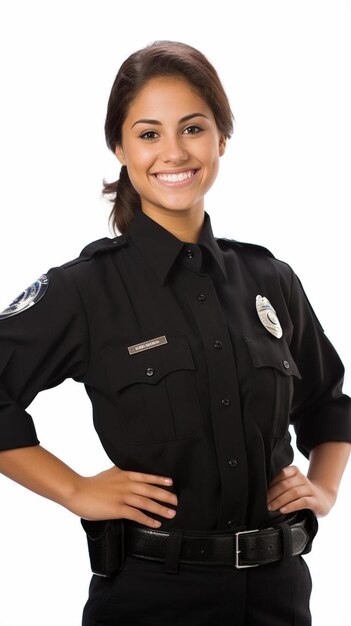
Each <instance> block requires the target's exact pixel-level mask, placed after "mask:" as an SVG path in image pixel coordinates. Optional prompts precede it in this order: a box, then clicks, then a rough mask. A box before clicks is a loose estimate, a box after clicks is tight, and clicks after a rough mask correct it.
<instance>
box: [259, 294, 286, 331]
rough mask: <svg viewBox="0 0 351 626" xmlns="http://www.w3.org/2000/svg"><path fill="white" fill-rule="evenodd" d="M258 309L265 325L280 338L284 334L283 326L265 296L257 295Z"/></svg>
mask: <svg viewBox="0 0 351 626" xmlns="http://www.w3.org/2000/svg"><path fill="white" fill-rule="evenodd" d="M256 310H257V313H258V317H259V318H260V320H261V322H262V324H263V326H264V327H265V328H266V329H267V330H268V332H270V333H271V334H272V335H274V337H277V339H280V338H281V337H282V336H283V331H282V327H281V325H280V323H279V320H278V317H277V314H276V312H275V310H274V309H273V307H272V305H271V303H270V301H269V300H268V299H267V298H265V297H264V296H256Z"/></svg>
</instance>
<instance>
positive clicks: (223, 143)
mask: <svg viewBox="0 0 351 626" xmlns="http://www.w3.org/2000/svg"><path fill="white" fill-rule="evenodd" d="M226 145H227V138H226V136H225V135H220V136H219V156H220V157H221V156H223V154H224V153H225V149H226Z"/></svg>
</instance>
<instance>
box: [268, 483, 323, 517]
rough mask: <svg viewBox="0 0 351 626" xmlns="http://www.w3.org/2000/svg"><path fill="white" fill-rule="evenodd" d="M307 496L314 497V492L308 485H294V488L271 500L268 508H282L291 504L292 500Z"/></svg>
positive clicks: (273, 509) (274, 509)
mask: <svg viewBox="0 0 351 626" xmlns="http://www.w3.org/2000/svg"><path fill="white" fill-rule="evenodd" d="M305 497H313V493H312V491H311V489H310V488H309V486H308V485H301V486H298V487H293V488H292V489H289V490H288V491H285V492H284V493H282V494H281V495H280V496H279V497H278V498H275V499H274V500H272V501H271V502H269V504H268V510H272V511H276V510H277V509H279V510H280V509H281V508H282V507H283V506H286V505H288V504H290V502H294V501H295V500H299V499H300V498H305Z"/></svg>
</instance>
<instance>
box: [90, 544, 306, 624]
mask: <svg viewBox="0 0 351 626" xmlns="http://www.w3.org/2000/svg"><path fill="white" fill-rule="evenodd" d="M310 594H311V577H310V574H309V570H308V567H307V565H306V563H305V561H304V560H303V557H301V556H298V557H294V558H293V559H292V561H291V562H290V563H288V564H286V563H284V564H283V563H280V562H278V563H272V564H271V565H265V566H264V567H255V568H252V569H245V570H237V569H235V568H234V567H220V566H219V567H212V568H208V567H207V568H206V567H201V566H191V565H180V567H179V574H178V575H177V576H172V575H169V574H167V573H166V572H165V571H164V564H163V563H157V562H152V561H145V560H141V559H135V558H133V557H131V556H127V558H126V562H125V566H124V568H123V570H122V572H121V573H120V574H119V575H118V576H115V577H113V578H109V579H106V578H100V577H98V576H94V577H93V579H92V581H91V586H90V596H89V600H88V602H87V604H86V606H85V609H84V614H83V626H166V625H167V626H180V625H181V626H310V624H311V615H310V610H309V600H310Z"/></svg>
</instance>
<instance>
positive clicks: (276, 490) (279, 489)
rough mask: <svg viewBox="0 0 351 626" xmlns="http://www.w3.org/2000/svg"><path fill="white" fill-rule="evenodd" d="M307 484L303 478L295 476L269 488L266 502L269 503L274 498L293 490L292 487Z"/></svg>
mask: <svg viewBox="0 0 351 626" xmlns="http://www.w3.org/2000/svg"><path fill="white" fill-rule="evenodd" d="M307 484H309V483H308V481H307V479H306V477H305V476H298V475H295V476H293V477H292V478H286V479H284V480H282V481H280V482H279V483H277V484H276V485H274V486H273V487H271V488H270V489H269V490H268V492H267V500H268V502H271V501H272V500H274V499H275V498H278V497H279V496H280V495H282V494H283V493H285V492H286V491H289V490H290V489H293V488H294V487H302V486H304V485H307Z"/></svg>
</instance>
